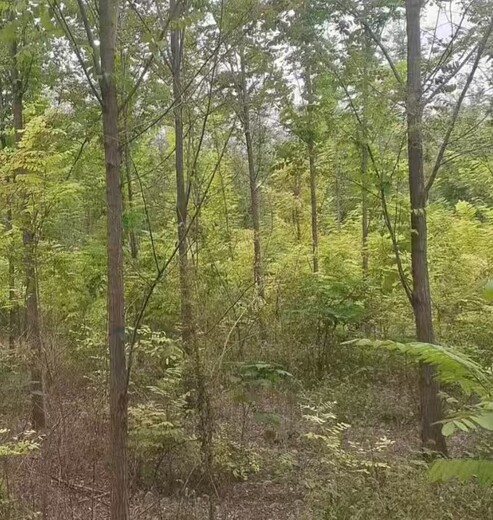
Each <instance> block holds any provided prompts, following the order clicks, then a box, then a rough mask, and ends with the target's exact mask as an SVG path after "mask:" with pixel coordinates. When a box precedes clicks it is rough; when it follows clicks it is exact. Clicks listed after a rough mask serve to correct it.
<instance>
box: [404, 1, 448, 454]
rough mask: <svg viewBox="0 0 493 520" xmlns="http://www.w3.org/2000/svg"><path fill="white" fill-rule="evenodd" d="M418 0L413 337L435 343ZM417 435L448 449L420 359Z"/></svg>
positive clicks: (412, 118) (435, 392)
mask: <svg viewBox="0 0 493 520" xmlns="http://www.w3.org/2000/svg"><path fill="white" fill-rule="evenodd" d="M421 7H422V3H421V0H407V1H406V21H407V98H406V115H407V139H408V161H409V197H410V202H411V206H410V210H411V262H412V279H413V290H412V300H411V303H412V307H413V312H414V319H415V323H416V337H417V339H418V341H421V342H423V343H434V342H435V333H434V330H433V318H432V310H431V295H430V281H429V274H428V245H427V240H428V232H427V222H426V202H427V193H426V186H425V178H424V162H423V86H422V80H421V21H420V19H421ZM420 400H421V440H422V443H423V446H424V447H425V448H427V449H430V450H433V451H437V452H439V453H442V454H443V455H446V454H447V445H446V443H445V438H444V436H443V434H442V429H441V426H440V421H441V419H442V417H443V411H442V402H441V398H440V396H439V383H438V380H437V379H436V377H435V369H434V368H433V367H432V366H431V365H429V364H427V363H423V364H422V365H421V368H420Z"/></svg>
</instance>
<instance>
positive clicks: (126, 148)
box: [123, 106, 139, 260]
mask: <svg viewBox="0 0 493 520" xmlns="http://www.w3.org/2000/svg"><path fill="white" fill-rule="evenodd" d="M123 134H124V139H125V142H124V143H123V154H124V157H125V181H126V184H127V202H128V209H129V211H130V214H131V215H132V212H133V209H134V192H133V188H132V161H131V157H130V144H129V142H128V111H127V107H126V106H125V108H124V110H123ZM129 225H130V229H129V231H128V238H129V242H130V254H131V255H132V258H133V259H134V260H135V259H136V258H137V257H138V255H139V245H138V242H137V237H136V236H135V230H134V229H133V223H132V222H131V221H130V224H129Z"/></svg>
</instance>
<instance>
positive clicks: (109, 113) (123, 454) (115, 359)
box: [99, 0, 129, 520]
mask: <svg viewBox="0 0 493 520" xmlns="http://www.w3.org/2000/svg"><path fill="white" fill-rule="evenodd" d="M117 19H118V1H117V0H99V24H100V40H101V43H100V49H101V71H102V74H101V78H100V87H101V98H102V105H103V106H102V115H103V132H104V157H105V170H106V207H107V257H108V348H109V355H110V422H111V424H110V439H109V442H110V463H111V504H110V518H111V520H128V518H129V503H128V461H127V423H128V419H127V415H128V393H127V360H126V356H125V307H124V303H125V302H124V285H123V226H122V216H123V215H122V213H123V198H122V193H121V179H120V161H121V158H120V141H119V131H118V98H117V89H116V82H115V75H114V74H115V46H116V33H117Z"/></svg>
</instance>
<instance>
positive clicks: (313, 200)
mask: <svg viewBox="0 0 493 520" xmlns="http://www.w3.org/2000/svg"><path fill="white" fill-rule="evenodd" d="M306 59H307V62H308V58H306ZM305 88H306V95H307V101H308V140H307V149H308V161H309V165H310V208H311V217H312V221H311V224H312V259H313V272H314V273H317V272H318V212H317V169H316V165H315V138H314V130H313V125H314V121H313V109H314V105H313V103H314V98H313V85H312V73H311V67H310V65H309V64H307V66H306V69H305Z"/></svg>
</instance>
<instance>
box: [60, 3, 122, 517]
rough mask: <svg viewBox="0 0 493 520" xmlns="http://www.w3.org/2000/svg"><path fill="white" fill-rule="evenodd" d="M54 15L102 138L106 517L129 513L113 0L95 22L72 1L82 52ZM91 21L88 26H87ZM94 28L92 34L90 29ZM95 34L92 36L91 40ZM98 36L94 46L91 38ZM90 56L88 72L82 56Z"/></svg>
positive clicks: (100, 5)
mask: <svg viewBox="0 0 493 520" xmlns="http://www.w3.org/2000/svg"><path fill="white" fill-rule="evenodd" d="M52 8H53V10H54V13H55V16H56V18H57V21H58V23H59V24H60V25H61V28H62V29H63V30H64V32H65V34H66V36H67V38H68V39H69V41H70V43H71V44H72V48H73V49H74V52H75V54H76V56H77V59H78V62H79V65H80V66H81V68H82V70H83V71H84V74H85V76H86V79H87V81H88V83H89V86H90V88H91V91H92V93H93V94H94V96H95V97H96V99H97V101H98V103H99V105H100V107H101V117H102V141H103V150H104V161H105V176H106V240H107V242H106V252H107V276H108V282H107V283H108V285H107V313H108V349H109V358H110V395H109V400H110V403H109V404H110V436H109V439H108V441H109V454H110V457H109V458H110V465H111V481H110V484H111V505H110V518H111V520H127V519H128V518H129V498H128V461H127V443H128V434H127V429H128V374H127V360H126V354H125V298H124V283H123V222H122V220H123V197H122V192H121V177H120V170H121V152H120V132H119V106H118V90H117V82H116V44H117V32H118V13H119V0H99V3H98V17H97V18H98V19H97V21H96V23H95V24H93V23H92V20H91V18H90V16H89V13H90V12H91V11H90V9H89V8H88V5H87V4H86V3H85V2H84V0H77V8H78V19H79V20H80V21H81V22H82V24H83V28H84V32H85V35H86V41H85V46H86V49H84V52H83V51H82V50H81V47H80V44H79V42H78V41H77V39H76V38H75V36H74V33H73V30H72V28H71V26H70V22H69V21H68V20H67V17H66V14H65V9H64V6H63V5H61V4H59V3H58V2H57V1H56V0H55V1H54V3H53V4H52ZM94 25H95V26H96V29H94V27H93V26H94ZM95 31H96V33H95ZM95 34H97V35H98V38H97V39H96V36H95ZM97 40H99V45H98V43H97ZM86 52H87V54H88V55H89V56H91V59H92V64H91V67H92V69H93V73H94V75H95V77H96V79H97V81H98V83H99V88H98V87H97V84H96V83H95V82H94V79H93V77H92V76H91V74H90V73H89V68H88V64H87V63H86V61H85V58H84V56H85V55H86Z"/></svg>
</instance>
